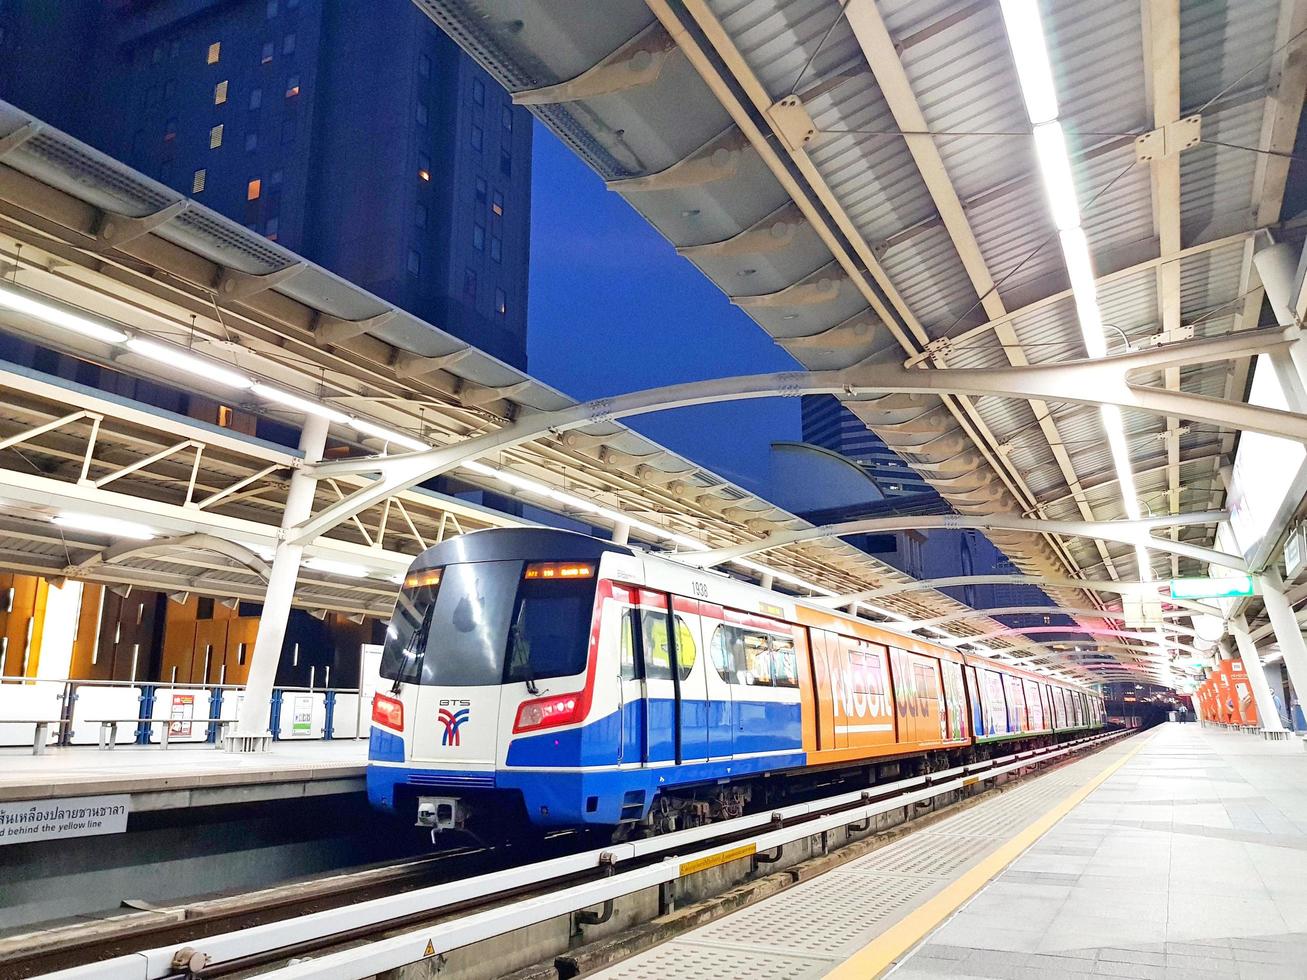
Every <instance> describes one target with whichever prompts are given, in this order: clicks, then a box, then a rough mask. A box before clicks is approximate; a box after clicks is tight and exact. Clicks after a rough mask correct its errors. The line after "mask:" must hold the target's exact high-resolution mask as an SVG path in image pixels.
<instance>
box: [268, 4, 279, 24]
mask: <svg viewBox="0 0 1307 980" xmlns="http://www.w3.org/2000/svg"><path fill="white" fill-rule="evenodd" d="M276 16H277V0H268V20H272V18H274V17H276Z"/></svg>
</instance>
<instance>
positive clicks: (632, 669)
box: [621, 609, 640, 681]
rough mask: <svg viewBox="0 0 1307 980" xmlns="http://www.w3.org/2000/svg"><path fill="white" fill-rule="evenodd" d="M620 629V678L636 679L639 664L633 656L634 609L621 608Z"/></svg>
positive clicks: (638, 675)
mask: <svg viewBox="0 0 1307 980" xmlns="http://www.w3.org/2000/svg"><path fill="white" fill-rule="evenodd" d="M621 629H622V680H624V681H633V680H638V679H639V677H640V664H639V662H638V661H637V660H636V657H635V610H633V609H626V610H623V612H622V627H621Z"/></svg>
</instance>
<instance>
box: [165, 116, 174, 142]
mask: <svg viewBox="0 0 1307 980" xmlns="http://www.w3.org/2000/svg"><path fill="white" fill-rule="evenodd" d="M176 138H177V119H176V117H175V116H174V117H173V118H171V119H169V120H168V121H167V122H166V123H164V124H163V141H164V142H165V143H171V142H172V141H173V140H175V139H176Z"/></svg>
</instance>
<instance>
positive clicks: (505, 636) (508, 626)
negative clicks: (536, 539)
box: [381, 561, 594, 687]
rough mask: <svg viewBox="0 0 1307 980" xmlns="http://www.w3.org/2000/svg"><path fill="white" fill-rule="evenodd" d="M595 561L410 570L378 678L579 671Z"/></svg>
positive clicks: (455, 681)
mask: <svg viewBox="0 0 1307 980" xmlns="http://www.w3.org/2000/svg"><path fill="white" fill-rule="evenodd" d="M593 574H594V569H593V567H592V566H588V565H579V564H575V563H572V564H563V563H556V562H550V563H530V564H528V563H524V562H520V561H489V562H467V563H461V564H452V565H446V566H444V567H443V568H439V569H426V570H423V571H420V572H413V573H410V574H409V576H408V577H407V578H406V579H405V582H404V588H403V589H402V590H401V591H400V594H399V599H398V601H397V602H396V604H395V614H394V616H393V617H392V619H391V622H390V627H389V628H388V629H387V630H386V644H385V648H384V650H383V652H382V657H381V676H382V677H385V678H387V679H389V680H393V681H395V682H396V683H397V684H398V683H406V684H440V685H448V686H453V687H469V686H478V685H493V684H500V683H504V682H506V681H518V682H520V681H525V682H526V683H527V684H528V685H531V686H534V682H535V681H537V680H542V679H544V678H547V677H566V676H569V675H571V674H576V673H579V672H580V671H582V670H584V669H585V664H586V656H587V650H588V644H589V632H590V619H591V610H592V607H593V604H594V578H593Z"/></svg>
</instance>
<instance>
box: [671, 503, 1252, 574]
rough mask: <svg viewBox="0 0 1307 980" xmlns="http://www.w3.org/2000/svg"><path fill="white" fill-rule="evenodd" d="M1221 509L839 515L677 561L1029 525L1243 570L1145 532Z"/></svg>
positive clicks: (1196, 520) (1230, 558)
mask: <svg viewBox="0 0 1307 980" xmlns="http://www.w3.org/2000/svg"><path fill="white" fill-rule="evenodd" d="M1229 516H1230V515H1229V514H1228V513H1227V512H1225V511H1208V512H1203V513H1197V514H1176V515H1175V516H1172V517H1146V518H1143V519H1142V520H1137V521H1049V520H1043V519H1042V518H1036V517H1007V516H996V517H959V516H956V515H954V514H928V515H924V516H916V517H873V518H867V519H864V520H857V521H843V522H841V523H839V524H823V525H821V526H820V527H803V528H798V529H797V530H793V531H780V532H777V533H776V534H772V535H769V536H768V537H766V538H763V539H762V540H760V541H746V542H745V543H744V544H737V545H731V546H730V547H728V548H714V549H712V550H710V551H696V552H692V553H689V554H684V555H680V556H679V559H678V560H680V561H683V562H685V563H686V564H687V565H695V566H697V567H699V568H712V567H713V566H714V565H721V564H723V563H725V562H728V561H734V560H735V559H737V558H744V557H747V556H748V555H753V554H757V553H758V552H760V551H770V550H771V549H773V548H779V547H782V546H783V545H787V544H798V543H799V542H801V541H813V540H816V539H818V538H838V537H843V536H844V535H846V534H871V533H876V532H884V531H916V530H929V529H932V528H943V529H949V530H975V531H1030V532H1031V533H1033V534H1063V535H1068V536H1071V537H1081V538H1096V539H1098V540H1100V541H1115V542H1117V543H1118V544H1128V545H1135V546H1139V545H1142V546H1143V547H1145V548H1153V549H1155V550H1157V551H1166V552H1170V553H1171V554H1175V555H1181V556H1183V557H1186V558H1193V559H1195V560H1197V561H1202V562H1211V563H1214V564H1217V565H1224V566H1227V567H1229V568H1235V569H1238V570H1239V571H1241V572H1242V571H1246V570H1247V565H1245V563H1244V560H1243V558H1242V557H1240V556H1238V555H1227V554H1226V553H1225V552H1223V551H1216V550H1214V549H1212V548H1202V547H1199V546H1198V545H1192V544H1186V543H1185V542H1183V541H1171V540H1169V539H1166V538H1155V537H1153V536H1152V535H1151V534H1149V533H1148V532H1149V531H1150V530H1151V529H1152V528H1162V527H1177V526H1181V525H1187V524H1215V523H1218V522H1220V521H1224V520H1227V519H1228V518H1229Z"/></svg>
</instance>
